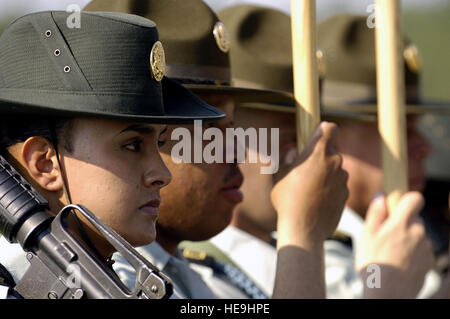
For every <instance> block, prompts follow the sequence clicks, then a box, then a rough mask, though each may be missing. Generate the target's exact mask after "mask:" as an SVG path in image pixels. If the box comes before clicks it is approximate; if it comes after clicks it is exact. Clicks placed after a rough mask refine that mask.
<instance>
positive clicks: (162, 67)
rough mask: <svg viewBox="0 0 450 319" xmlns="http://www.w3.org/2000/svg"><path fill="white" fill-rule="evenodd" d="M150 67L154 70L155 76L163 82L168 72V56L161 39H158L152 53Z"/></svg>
mask: <svg viewBox="0 0 450 319" xmlns="http://www.w3.org/2000/svg"><path fill="white" fill-rule="evenodd" d="M150 68H151V70H152V75H153V78H154V79H155V80H156V81H158V82H161V80H162V79H163V77H164V73H165V72H166V56H165V54H164V48H163V45H162V43H161V42H160V41H156V42H155V44H154V45H153V47H152V51H151V53H150Z"/></svg>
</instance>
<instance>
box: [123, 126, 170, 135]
mask: <svg viewBox="0 0 450 319" xmlns="http://www.w3.org/2000/svg"><path fill="white" fill-rule="evenodd" d="M166 131H167V125H166V126H165V127H164V129H163V130H161V132H160V133H159V135H162V134H164V133H165V132H166ZM126 132H137V133H140V134H153V133H155V132H156V130H155V128H154V127H152V126H150V125H146V124H134V125H130V126H128V127H127V128H125V129H123V130H122V131H120V133H119V134H117V135H120V134H122V133H126Z"/></svg>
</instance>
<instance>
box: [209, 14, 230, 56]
mask: <svg viewBox="0 0 450 319" xmlns="http://www.w3.org/2000/svg"><path fill="white" fill-rule="evenodd" d="M213 34H214V38H215V39H216V43H217V46H218V47H219V49H220V51H222V52H224V53H228V51H230V37H229V34H228V31H227V29H226V28H225V25H224V24H223V23H222V22H217V23H216V25H215V26H214V30H213Z"/></svg>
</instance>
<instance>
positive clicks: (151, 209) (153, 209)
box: [139, 199, 161, 216]
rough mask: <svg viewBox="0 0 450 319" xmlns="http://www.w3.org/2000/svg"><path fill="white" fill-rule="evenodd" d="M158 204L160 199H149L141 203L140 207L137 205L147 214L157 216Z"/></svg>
mask: <svg viewBox="0 0 450 319" xmlns="http://www.w3.org/2000/svg"><path fill="white" fill-rule="evenodd" d="M160 204H161V200H159V199H154V200H151V201H149V202H148V203H146V204H145V205H142V206H141V207H139V210H141V211H142V212H144V213H146V214H149V215H155V216H158V213H159V205H160Z"/></svg>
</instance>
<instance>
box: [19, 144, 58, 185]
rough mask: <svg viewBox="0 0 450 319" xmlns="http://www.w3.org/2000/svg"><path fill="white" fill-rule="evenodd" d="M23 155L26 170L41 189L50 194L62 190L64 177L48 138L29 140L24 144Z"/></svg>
mask: <svg viewBox="0 0 450 319" xmlns="http://www.w3.org/2000/svg"><path fill="white" fill-rule="evenodd" d="M21 155H22V161H23V165H24V166H25V169H26V170H27V171H28V174H29V175H30V176H31V177H32V178H33V179H34V180H35V182H36V183H37V184H39V186H40V187H42V188H43V189H44V190H47V191H50V192H56V191H59V190H61V189H62V187H63V183H62V176H61V173H60V170H59V166H58V161H57V158H56V152H55V150H54V148H53V145H52V144H51V143H50V142H49V141H48V140H47V139H46V138H43V137H40V136H33V137H30V138H28V139H27V140H26V141H25V142H24V143H23V146H22V154H21Z"/></svg>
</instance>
